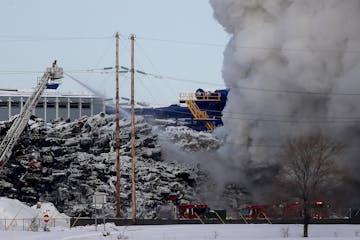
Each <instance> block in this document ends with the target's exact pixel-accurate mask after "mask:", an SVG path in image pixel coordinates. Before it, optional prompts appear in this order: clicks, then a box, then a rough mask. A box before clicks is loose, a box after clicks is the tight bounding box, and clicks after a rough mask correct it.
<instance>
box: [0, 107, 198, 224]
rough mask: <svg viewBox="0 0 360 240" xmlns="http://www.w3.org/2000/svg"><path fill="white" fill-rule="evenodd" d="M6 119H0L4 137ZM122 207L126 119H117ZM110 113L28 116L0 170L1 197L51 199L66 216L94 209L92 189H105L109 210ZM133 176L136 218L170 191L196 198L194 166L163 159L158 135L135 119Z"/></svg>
mask: <svg viewBox="0 0 360 240" xmlns="http://www.w3.org/2000/svg"><path fill="white" fill-rule="evenodd" d="M10 126H11V122H1V123H0V135H1V138H3V137H4V135H5V133H6V131H7V130H8V129H9V128H10ZM120 128H121V129H122V134H121V137H122V144H121V189H122V193H121V208H122V209H121V211H122V217H125V218H126V217H129V216H130V215H131V206H130V202H131V185H130V183H131V158H130V148H131V147H130V141H129V139H130V136H129V134H128V133H129V132H130V121H129V120H127V119H122V120H121V121H120ZM114 130H115V117H114V116H113V115H105V114H99V115H96V116H93V117H83V118H81V119H79V120H76V121H73V122H70V121H63V120H58V121H53V122H50V123H46V122H44V121H43V120H42V119H39V118H35V117H32V118H31V120H30V121H29V123H28V126H27V128H26V130H25V131H24V133H23V134H22V136H21V139H20V140H19V143H18V144H17V146H16V147H15V148H14V151H13V154H12V157H11V159H10V160H9V162H8V163H7V165H6V166H5V167H4V169H3V171H2V173H1V175H0V196H7V197H10V198H16V199H19V200H20V201H23V202H26V203H28V204H31V205H32V204H35V203H36V202H38V201H46V202H52V203H54V204H55V205H56V207H57V208H58V209H59V210H60V211H62V212H64V213H66V214H67V215H69V216H74V215H76V214H78V213H82V216H91V215H92V214H93V213H94V209H95V208H94V206H93V204H92V198H93V195H94V193H95V192H104V193H106V194H107V199H108V204H106V206H105V209H106V212H107V213H108V215H109V216H113V215H114V212H115V210H114V205H115V204H114V202H115V184H116V172H115V159H116V154H115V150H114V146H115V141H114ZM136 155H137V158H136V161H137V163H136V165H137V170H136V175H137V190H138V191H137V205H138V214H137V215H138V217H141V218H154V217H155V216H156V209H157V207H158V205H159V204H161V203H165V202H166V201H167V199H168V197H169V196H170V195H176V196H177V197H178V199H179V201H180V203H193V202H196V199H195V193H194V187H195V183H196V176H197V174H196V172H197V171H198V170H197V169H196V168H194V167H190V166H186V165H181V164H178V163H175V162H171V161H168V160H167V161H164V160H163V159H162V155H161V147H160V146H159V144H158V136H157V135H156V134H154V133H153V132H152V127H151V126H150V125H148V124H147V123H145V122H144V120H143V119H141V118H137V121H136Z"/></svg>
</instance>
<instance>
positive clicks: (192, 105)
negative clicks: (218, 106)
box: [180, 92, 221, 131]
mask: <svg viewBox="0 0 360 240" xmlns="http://www.w3.org/2000/svg"><path fill="white" fill-rule="evenodd" d="M220 99H221V94H220V93H206V92H197V93H181V94H180V103H186V105H187V107H188V108H189V110H190V112H191V114H192V115H193V116H194V119H195V120H202V121H204V125H205V127H206V128H207V129H208V130H209V131H214V129H215V128H216V126H215V124H214V123H213V122H212V121H211V119H210V117H209V115H208V114H207V112H206V111H202V110H201V109H200V108H199V106H198V105H197V104H196V101H206V102H211V101H220Z"/></svg>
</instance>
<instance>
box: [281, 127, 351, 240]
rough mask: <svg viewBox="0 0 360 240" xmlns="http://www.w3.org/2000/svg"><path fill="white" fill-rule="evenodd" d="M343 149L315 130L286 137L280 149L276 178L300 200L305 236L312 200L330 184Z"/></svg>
mask: <svg viewBox="0 0 360 240" xmlns="http://www.w3.org/2000/svg"><path fill="white" fill-rule="evenodd" d="M343 149H344V145H342V144H340V143H338V142H336V141H334V140H332V139H330V138H327V137H325V136H323V135H321V134H314V135H308V136H303V137H298V138H295V139H291V140H289V141H288V143H287V144H286V145H285V148H284V150H283V151H282V153H281V157H280V172H279V175H278V180H279V181H278V182H279V183H281V184H282V186H286V187H285V188H283V189H284V190H286V191H287V194H291V195H292V196H293V197H296V198H298V199H299V200H301V201H302V206H303V207H302V208H303V209H302V210H303V221H304V237H308V225H309V222H310V219H311V214H310V211H311V203H313V202H314V201H315V200H316V199H315V198H316V196H318V194H320V193H321V192H323V191H325V190H327V189H329V186H331V182H333V181H332V180H333V179H334V178H333V177H335V176H336V174H337V167H336V164H335V158H336V156H337V155H338V154H340V153H341V152H342V151H343Z"/></svg>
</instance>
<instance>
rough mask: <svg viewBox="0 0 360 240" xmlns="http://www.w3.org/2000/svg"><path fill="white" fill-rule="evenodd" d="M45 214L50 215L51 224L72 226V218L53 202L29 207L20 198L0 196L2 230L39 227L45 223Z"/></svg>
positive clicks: (0, 227)
mask: <svg viewBox="0 0 360 240" xmlns="http://www.w3.org/2000/svg"><path fill="white" fill-rule="evenodd" d="M45 214H47V215H48V216H49V223H48V224H49V225H50V226H54V225H55V224H56V226H59V227H69V226H70V218H69V217H68V216H66V215H65V214H62V213H59V211H58V210H57V209H56V208H55V206H54V204H52V203H39V204H37V205H35V206H33V207H29V206H27V205H25V204H24V203H22V202H20V201H19V200H16V199H9V198H6V197H0V229H1V230H24V229H28V230H30V229H33V230H35V229H38V228H39V227H41V225H43V221H44V215H45ZM0 239H3V238H1V237H0Z"/></svg>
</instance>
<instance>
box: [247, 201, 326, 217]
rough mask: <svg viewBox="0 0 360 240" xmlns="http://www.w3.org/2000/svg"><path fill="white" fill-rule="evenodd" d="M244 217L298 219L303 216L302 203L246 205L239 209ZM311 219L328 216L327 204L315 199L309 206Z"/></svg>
mask: <svg viewBox="0 0 360 240" xmlns="http://www.w3.org/2000/svg"><path fill="white" fill-rule="evenodd" d="M240 215H242V216H243V217H244V218H246V219H266V218H268V219H298V218H302V217H303V204H302V203H301V202H299V201H295V202H290V203H283V204H275V205H247V206H244V207H243V208H241V209H240ZM310 216H311V218H313V219H324V218H329V216H330V214H329V205H328V204H326V203H324V202H323V201H315V202H313V203H311V206H310Z"/></svg>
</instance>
